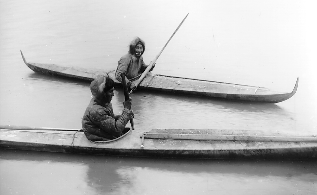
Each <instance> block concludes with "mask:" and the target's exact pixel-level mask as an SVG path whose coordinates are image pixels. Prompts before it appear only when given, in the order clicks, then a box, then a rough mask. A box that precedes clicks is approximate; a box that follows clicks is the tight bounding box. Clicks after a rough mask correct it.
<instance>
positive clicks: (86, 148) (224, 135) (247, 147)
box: [0, 126, 317, 160]
mask: <svg viewBox="0 0 317 195" xmlns="http://www.w3.org/2000/svg"><path fill="white" fill-rule="evenodd" d="M1 149H12V150H26V151H41V152H57V153H74V154H92V155H106V156H107V155H115V156H129V157H151V158H152V157H153V158H195V159H283V160H285V159H294V160H295V159H296V160H302V159H317V137H316V135H315V136H314V135H309V136H307V135H306V136H298V135H296V136H295V135H293V136H290V135H282V134H279V133H271V134H267V133H264V132H262V131H251V130H223V129H220V130H219V129H152V130H150V131H144V130H133V131H132V130H129V131H128V132H127V133H126V134H124V135H122V136H121V137H119V138H117V139H115V140H109V141H99V142H92V141H89V140H88V139H87V138H86V136H85V135H84V133H83V132H82V130H80V129H63V128H31V127H19V126H0V150H1Z"/></svg>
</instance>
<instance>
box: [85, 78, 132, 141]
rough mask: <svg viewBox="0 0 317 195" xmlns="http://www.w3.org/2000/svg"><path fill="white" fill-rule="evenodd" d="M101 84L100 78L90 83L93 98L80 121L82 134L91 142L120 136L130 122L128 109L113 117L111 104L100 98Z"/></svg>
mask: <svg viewBox="0 0 317 195" xmlns="http://www.w3.org/2000/svg"><path fill="white" fill-rule="evenodd" d="M102 82H103V79H102V78H100V79H99V80H98V79H95V80H94V81H93V82H92V83H91V85H90V89H91V92H92V94H93V98H92V99H91V101H90V103H89V105H88V107H87V109H86V111H85V113H84V116H83V119H82V128H83V130H84V133H85V135H86V137H87V138H88V139H89V140H92V141H104V140H110V139H114V138H117V137H119V136H121V135H122V134H123V131H124V128H125V126H126V124H127V123H128V121H129V120H130V117H129V113H130V110H128V109H123V111H122V114H121V115H117V116H115V115H114V113H113V108H112V104H111V103H106V102H105V101H104V99H103V98H102V97H103V96H102V95H103V94H102V89H101V88H102V87H100V86H102ZM100 91H101V92H100Z"/></svg>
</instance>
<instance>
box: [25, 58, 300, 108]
mask: <svg viewBox="0 0 317 195" xmlns="http://www.w3.org/2000/svg"><path fill="white" fill-rule="evenodd" d="M21 55H22V58H23V61H24V63H25V64H26V65H27V66H28V67H29V68H30V69H31V70H33V71H34V72H37V73H40V74H46V75H52V76H59V77H64V78H70V79H79V80H82V81H89V82H90V81H92V80H93V79H94V78H95V77H96V76H97V75H99V74H101V75H105V74H108V75H109V76H110V77H111V78H112V79H113V80H114V81H115V84H116V85H120V82H119V81H117V80H116V78H115V71H114V70H111V71H105V70H98V69H83V68H73V67H62V66H58V65H55V64H39V63H29V62H27V61H26V60H25V58H24V56H23V54H22V52H21ZM298 81H299V80H298V79H297V81H296V84H295V87H294V89H293V91H292V92H290V93H280V92H274V91H271V90H269V89H267V88H263V87H257V86H249V85H239V84H233V83H224V82H216V81H208V80H200V79H191V78H183V77H173V76H166V75H159V74H156V75H153V74H151V73H149V74H148V75H147V76H146V77H145V78H144V79H143V81H142V82H141V83H140V85H139V87H138V89H140V90H152V91H159V92H165V93H174V94H183V95H191V96H201V97H207V98H218V99H224V100H233V101H247V102H262V103H278V102H282V101H285V100H287V99H289V98H291V97H292V96H293V95H294V94H295V93H296V91H297V88H298Z"/></svg>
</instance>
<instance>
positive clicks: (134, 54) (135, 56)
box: [115, 37, 155, 90]
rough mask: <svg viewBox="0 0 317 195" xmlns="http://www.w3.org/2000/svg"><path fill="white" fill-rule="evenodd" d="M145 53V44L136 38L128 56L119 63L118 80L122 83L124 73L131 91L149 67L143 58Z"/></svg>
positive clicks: (131, 44) (132, 42)
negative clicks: (135, 82)
mask: <svg viewBox="0 0 317 195" xmlns="http://www.w3.org/2000/svg"><path fill="white" fill-rule="evenodd" d="M144 51H145V42H144V41H143V40H142V39H140V38H139V37H136V38H135V39H133V40H132V41H131V43H130V45H129V52H128V54H126V55H124V56H122V57H121V58H120V60H119V61H118V67H117V70H116V73H115V76H116V79H117V80H118V81H120V82H122V79H121V74H122V73H124V74H125V76H126V77H125V79H126V83H127V86H128V87H129V90H131V89H134V88H135V85H134V83H133V81H135V80H137V79H138V78H139V77H140V75H141V74H142V73H143V72H144V71H145V69H146V68H147V67H148V65H146V64H145V63H144V61H143V57H142V55H143V53H144ZM154 66H155V64H154V65H153V66H152V68H151V70H150V71H152V70H153V68H154Z"/></svg>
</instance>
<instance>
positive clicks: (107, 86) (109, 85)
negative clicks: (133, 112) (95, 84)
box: [103, 76, 114, 92]
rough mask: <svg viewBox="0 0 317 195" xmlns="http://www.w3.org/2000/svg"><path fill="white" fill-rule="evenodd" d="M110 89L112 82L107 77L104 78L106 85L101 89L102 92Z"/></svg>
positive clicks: (112, 86) (112, 85)
mask: <svg viewBox="0 0 317 195" xmlns="http://www.w3.org/2000/svg"><path fill="white" fill-rule="evenodd" d="M112 88H114V81H113V80H112V79H111V78H110V77H109V76H107V77H106V85H105V88H104V89H103V91H104V92H106V91H109V90H110V89H112Z"/></svg>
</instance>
